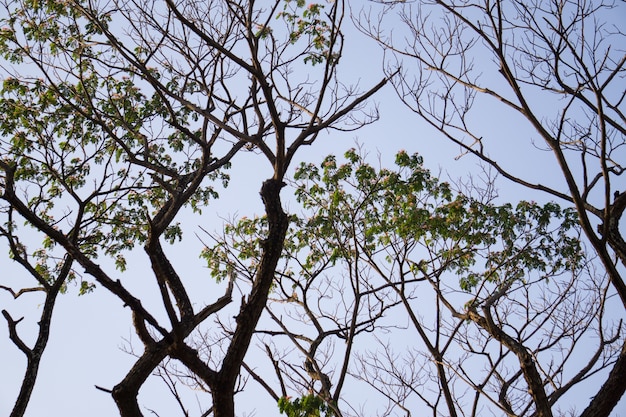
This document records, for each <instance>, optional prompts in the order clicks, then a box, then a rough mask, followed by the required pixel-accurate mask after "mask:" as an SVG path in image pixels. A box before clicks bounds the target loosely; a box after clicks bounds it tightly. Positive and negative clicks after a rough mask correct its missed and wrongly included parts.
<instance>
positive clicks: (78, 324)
mask: <svg viewBox="0 0 626 417" xmlns="http://www.w3.org/2000/svg"><path fill="white" fill-rule="evenodd" d="M622 11H623V8H622ZM348 33H349V35H348V36H346V47H345V56H344V57H343V58H342V59H343V60H344V62H346V63H348V64H347V65H346V68H345V69H344V76H345V77H346V79H347V81H346V82H347V83H355V82H357V81H358V82H359V84H360V85H361V86H362V87H366V86H368V85H372V84H374V83H376V82H377V81H379V80H380V78H381V76H382V73H381V64H380V61H381V56H382V54H381V52H380V50H379V49H378V48H377V46H376V45H375V44H374V43H373V42H372V41H371V40H368V39H366V38H365V37H364V36H362V35H360V34H358V33H357V32H355V31H353V30H349V32H348ZM345 74H347V75H345ZM373 102H375V103H378V106H379V110H380V120H379V121H378V122H376V123H374V124H372V125H369V126H366V127H364V128H362V129H360V130H358V131H356V132H349V133H342V132H332V133H331V134H329V135H324V136H321V137H320V139H319V140H318V141H317V142H316V143H315V144H314V145H313V146H312V147H310V148H307V149H304V152H301V153H300V155H299V157H300V158H301V160H302V161H306V162H318V161H320V160H321V158H322V157H323V156H325V155H327V154H329V153H333V154H342V153H343V152H344V151H345V150H347V149H348V148H351V147H354V146H357V145H359V146H362V147H363V149H365V150H366V151H367V152H369V154H370V155H371V156H372V158H377V157H378V155H379V158H380V160H381V164H382V165H383V166H389V165H390V164H391V162H392V161H393V156H394V155H395V153H396V152H397V151H399V150H401V149H404V150H406V151H408V152H410V153H412V152H419V153H420V154H422V155H423V156H424V159H425V164H426V166H427V167H428V168H430V169H431V170H432V171H433V172H434V173H435V174H437V175H438V176H439V177H440V178H442V179H448V180H450V181H454V180H456V179H457V178H467V176H468V175H474V176H480V175H481V173H482V169H481V167H480V165H479V164H478V163H477V161H476V160H475V159H472V158H471V157H469V156H465V157H462V158H460V159H456V157H457V156H458V155H459V153H460V151H459V149H458V148H457V147H456V146H454V145H453V144H451V143H450V142H448V141H446V140H445V139H444V138H442V137H441V136H440V135H439V134H438V133H437V132H436V131H435V130H434V129H433V128H432V127H430V126H428V125H426V124H425V123H424V122H423V121H421V120H420V119H419V118H418V117H417V116H415V115H414V114H413V113H411V112H410V111H409V110H408V109H407V108H406V107H405V106H404V105H403V104H402V103H401V102H400V101H399V99H398V98H397V95H396V94H395V92H394V90H393V88H392V87H391V86H389V85H388V86H386V87H385V88H384V89H383V90H382V91H381V92H380V93H379V94H377V95H376V96H375V98H374V99H373ZM485 109H486V110H485V113H484V118H483V119H482V120H479V121H477V123H478V124H479V125H480V126H481V127H482V128H484V131H485V135H489V136H492V137H494V138H499V139H498V140H494V142H493V143H494V147H493V148H492V152H493V153H494V155H497V158H503V160H506V162H507V163H508V164H509V165H508V166H510V167H511V168H512V169H513V170H514V171H518V170H519V172H524V173H529V167H532V169H531V170H530V178H531V179H533V178H534V180H536V181H542V182H546V181H550V182H554V183H555V184H559V182H560V181H561V180H560V178H561V176H560V172H559V171H558V170H557V169H556V168H555V166H554V160H553V158H552V156H551V155H550V154H546V153H542V152H537V151H534V152H529V151H528V146H527V143H528V139H529V138H530V137H532V135H533V132H532V131H531V130H530V129H528V128H525V127H522V126H520V125H519V119H518V118H516V117H515V116H514V115H513V114H512V113H511V112H507V111H503V110H502V107H501V106H500V105H499V104H498V103H496V102H493V103H491V104H490V103H488V102H487V103H485ZM504 136H506V137H504ZM497 158H496V159H497ZM294 162H296V163H294V164H293V165H292V168H294V167H295V166H297V162H299V161H294ZM233 165H234V169H233V175H232V181H231V185H230V186H229V188H227V189H226V190H223V191H221V192H220V194H221V198H220V199H219V200H218V201H215V202H214V203H213V204H211V205H210V206H209V207H208V208H207V209H206V210H205V211H204V214H203V217H202V219H201V224H200V225H199V226H202V228H204V229H206V230H209V231H219V230H220V229H221V227H222V220H223V219H224V218H231V217H233V216H244V215H245V216H253V215H255V214H259V213H261V212H262V204H261V200H260V197H259V194H258V191H259V189H260V186H261V182H262V181H263V180H264V179H265V178H266V177H267V174H269V171H268V169H267V164H265V165H264V164H263V163H261V164H260V163H259V158H258V156H255V155H254V154H251V153H248V154H245V155H241V156H238V157H237V158H235V160H234V163H233ZM498 185H499V195H500V197H501V199H502V201H515V200H517V199H519V198H520V197H523V198H529V199H535V200H541V199H542V198H545V196H542V195H537V194H530V193H528V192H527V191H526V190H523V189H522V188H520V187H519V186H516V185H513V184H511V183H509V182H505V181H499V182H498ZM288 191H289V190H288V189H285V190H284V191H283V198H284V200H285V201H286V203H285V206H286V208H287V209H289V208H290V207H295V202H293V201H291V202H290V201H289V200H290V197H289V195H287V193H288ZM527 193H528V194H527ZM526 196H528V197H526ZM189 232H190V233H198V234H201V232H200V231H199V230H198V229H197V228H196V229H195V230H194V227H193V226H191V227H190V230H189ZM201 247H202V242H200V241H199V240H198V239H195V238H194V237H193V236H191V235H190V234H188V236H187V238H186V239H185V240H184V241H183V243H182V244H178V245H175V246H174V247H171V248H167V249H166V250H167V251H168V253H171V254H173V259H174V262H175V264H176V265H177V266H178V267H179V268H180V273H181V275H184V276H187V275H189V276H193V277H194V278H193V279H194V285H197V286H198V289H201V290H206V291H207V292H209V293H210V292H215V289H214V286H213V285H211V284H212V282H211V278H210V277H209V276H208V272H207V271H206V269H205V268H203V266H202V260H201V259H199V258H198V255H199V250H200V249H201ZM1 250H2V249H1V248H0V251H1ZM102 264H104V265H106V261H105V260H103V261H102ZM0 265H1V268H2V269H3V271H4V272H2V273H3V274H4V275H5V276H8V275H11V278H10V279H15V281H17V280H19V274H20V273H21V272H20V270H19V269H17V268H15V267H14V266H13V265H11V263H10V262H9V261H8V259H6V257H5V258H2V259H1V260H0ZM146 266H147V265H146V264H145V260H144V259H143V258H140V257H139V256H137V258H131V259H129V268H128V270H127V271H126V272H125V273H124V279H125V280H128V283H129V285H130V288H131V289H132V288H133V285H136V286H137V289H139V288H141V290H142V292H144V293H145V291H147V290H146V288H145V286H142V285H141V278H142V276H143V275H145V273H144V272H143V271H144V270H145V268H146ZM13 275H14V276H15V278H13ZM128 277H130V278H128ZM135 279H136V282H133V281H132V280H135ZM75 293H76V291H75V289H70V291H69V293H68V294H67V295H64V296H61V297H60V298H59V299H58V302H57V306H56V310H55V315H54V318H53V323H52V331H51V337H50V341H49V345H48V348H47V349H46V352H45V353H44V358H43V361H42V365H41V368H40V373H39V378H38V381H37V385H36V387H35V390H34V393H33V397H32V399H31V402H30V405H29V408H28V411H27V416H33V417H48V416H50V417H52V416H62V415H64V416H82V415H89V416H93V417H106V416H113V415H117V411H116V407H115V405H114V403H113V401H112V399H111V397H110V395H109V394H107V393H105V392H102V391H99V390H97V389H95V385H97V386H101V387H105V388H111V387H112V386H113V385H115V384H116V383H118V382H119V381H120V380H121V378H122V377H123V376H124V375H125V373H126V371H127V370H128V369H129V367H130V366H131V365H132V363H133V356H132V355H130V354H129V353H128V350H129V347H130V346H135V348H140V347H141V346H140V344H139V343H138V341H137V340H136V337H135V335H134V331H133V329H132V326H131V323H130V320H129V319H130V317H129V310H128V309H125V308H123V306H122V305H121V303H120V302H119V300H117V299H116V298H115V297H113V296H111V295H109V294H108V293H107V292H106V291H103V290H96V291H95V292H94V293H92V294H89V295H86V296H81V297H78V296H76V294H75ZM153 295H154V296H155V297H156V296H157V293H156V292H154V294H153ZM219 295H220V294H219V293H217V295H216V296H215V297H216V298H217V297H218V296H219ZM37 297H38V295H37V294H32V295H29V294H27V295H26V296H24V297H22V298H20V299H18V300H12V297H10V295H9V294H8V293H6V292H0V308H9V306H10V311H11V314H12V315H13V317H14V318H18V317H22V316H24V317H25V319H24V321H23V322H22V323H20V326H19V329H20V331H21V332H23V333H25V332H27V329H28V328H30V329H35V328H36V319H37V316H38V314H39V310H37V311H32V308H33V304H34V303H33V300H35V299H36V298H37ZM209 301H210V300H209ZM5 306H6V307H5ZM4 324H5V323H4V321H3V322H2V323H0V369H1V370H2V371H1V372H0V416H3V415H8V413H9V411H10V409H11V407H12V405H13V402H14V399H15V396H16V393H17V391H16V390H17V389H18V385H17V384H15V383H14V381H19V380H21V376H22V373H23V369H24V364H25V360H24V356H23V355H22V354H21V352H19V351H18V350H17V349H16V348H15V346H14V345H13V344H12V343H11V342H10V341H9V340H8V333H7V328H6V326H5V325H4ZM25 339H27V338H25ZM27 341H28V342H32V341H31V340H28V339H27ZM129 341H130V342H129ZM244 395H250V396H251V398H250V400H249V401H248V400H246V401H239V402H238V403H237V407H238V414H239V415H242V416H244V415H246V416H250V415H258V416H266V415H278V410H277V409H275V410H274V411H271V410H259V409H257V407H256V404H257V403H256V401H255V398H254V395H258V394H256V392H255V393H246V394H244ZM261 395H264V394H261ZM141 397H142V399H145V401H144V403H145V404H146V405H148V404H153V403H154V404H158V406H159V407H160V408H159V410H160V411H159V412H160V415H161V416H174V415H179V414H175V413H176V412H177V407H176V405H175V404H174V403H173V402H172V401H171V398H169V394H168V393H167V392H166V390H165V388H164V387H163V385H162V384H160V383H159V381H157V380H155V379H153V380H151V381H150V382H149V383H148V384H147V385H146V386H145V387H144V388H142V393H141ZM623 404H624V401H622V405H623ZM617 411H618V413H616V414H615V415H616V416H618V415H622V416H624V415H626V406H625V407H622V408H621V413H619V411H620V410H617ZM272 412H273V414H267V413H272ZM146 415H149V413H146ZM192 415H198V413H197V410H196V409H193V408H192Z"/></svg>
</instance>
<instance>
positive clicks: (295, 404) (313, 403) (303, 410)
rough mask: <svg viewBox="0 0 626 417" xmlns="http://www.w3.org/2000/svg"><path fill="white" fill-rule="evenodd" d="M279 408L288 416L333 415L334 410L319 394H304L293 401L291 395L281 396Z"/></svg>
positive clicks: (311, 416) (327, 416) (313, 416)
mask: <svg viewBox="0 0 626 417" xmlns="http://www.w3.org/2000/svg"><path fill="white" fill-rule="evenodd" d="M278 409H279V411H280V413H281V414H286V415H287V417H321V416H322V415H323V416H326V417H332V416H333V415H334V414H333V412H332V410H331V409H330V408H329V407H328V406H327V405H326V403H325V402H324V400H323V399H322V398H320V397H319V396H318V395H315V394H309V395H303V396H302V397H301V398H296V399H295V400H293V401H291V399H290V398H289V397H281V398H280V399H279V400H278Z"/></svg>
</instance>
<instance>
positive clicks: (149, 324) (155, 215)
mask: <svg viewBox="0 0 626 417" xmlns="http://www.w3.org/2000/svg"><path fill="white" fill-rule="evenodd" d="M344 7H345V5H344V4H343V2H342V1H336V2H332V3H323V4H312V5H308V7H305V4H304V2H303V1H299V0H298V1H289V0H287V1H279V0H276V1H273V2H265V4H264V5H258V4H256V3H255V2H254V1H244V0H224V1H217V2H207V3H206V4H200V3H197V2H192V1H174V0H165V1H163V2H149V3H145V2H130V3H129V2H122V1H109V2H98V1H91V0H85V1H81V0H76V1H74V0H70V1H38V0H23V1H19V2H13V1H11V2H9V1H7V2H3V8H4V15H3V18H2V25H3V27H2V30H1V33H0V52H1V53H2V56H3V58H4V60H5V64H4V65H3V79H4V81H3V85H2V97H1V100H0V106H1V109H2V114H3V115H4V116H3V118H2V120H1V121H0V129H1V131H2V138H1V139H0V140H1V144H0V147H1V153H2V160H1V161H0V170H1V173H2V174H1V190H2V194H1V196H2V209H1V211H2V215H3V216H4V220H3V226H2V229H0V234H2V236H3V237H4V238H5V239H6V241H7V242H8V245H9V250H10V256H11V257H12V258H13V259H14V260H15V261H16V262H17V263H18V264H20V265H21V266H23V267H24V270H25V271H26V273H27V274H29V275H30V277H31V279H34V284H30V283H26V284H25V283H23V282H22V281H19V282H12V281H11V282H7V283H6V285H5V284H4V283H3V285H2V288H3V289H5V290H8V291H10V292H11V293H12V294H13V295H14V296H15V298H17V297H22V296H24V294H25V293H26V292H28V291H30V290H31V289H34V290H37V291H41V292H43V293H44V294H45V297H46V298H45V304H44V305H45V308H44V310H43V312H42V319H41V321H40V322H39V338H38V340H37V342H36V344H35V346H34V347H32V348H31V347H29V346H27V344H26V343H25V342H24V341H23V340H22V338H20V335H19V331H18V330H19V329H18V324H19V322H20V321H21V319H17V320H16V319H14V318H13V317H12V316H11V314H10V313H9V311H8V309H5V310H3V315H4V317H5V319H6V321H7V324H8V328H9V331H10V337H11V340H12V341H13V342H14V344H15V345H16V346H17V347H18V348H19V349H20V350H21V351H22V352H23V353H24V354H25V355H26V356H27V358H28V364H27V370H26V377H25V379H24V381H23V389H22V391H21V392H20V394H19V397H18V398H17V401H16V405H15V407H14V409H13V411H12V414H11V415H12V416H21V415H24V411H25V409H26V405H27V404H28V401H29V398H30V393H31V390H32V386H33V383H34V381H35V378H36V375H37V369H38V364H39V360H40V358H41V354H42V352H43V350H44V349H45V346H46V340H47V338H48V335H49V323H50V317H51V315H52V309H53V306H54V301H55V298H56V296H57V295H58V294H59V292H62V291H63V290H64V289H65V288H66V287H67V285H69V284H70V283H71V282H72V281H79V282H80V293H87V292H90V291H92V290H93V289H94V288H95V287H99V288H101V289H104V290H106V291H109V292H110V293H111V294H114V295H115V296H116V297H117V298H118V299H119V300H120V301H122V302H123V304H124V306H125V307H127V308H128V309H129V310H130V312H131V313H132V317H133V319H132V320H133V326H134V329H135V331H136V333H137V336H138V338H139V339H140V340H141V342H142V344H143V345H144V347H143V352H141V353H139V354H138V357H137V360H136V362H135V363H134V365H133V366H132V368H131V369H130V370H129V371H128V373H127V374H126V376H125V377H124V378H123V380H122V381H120V382H119V383H118V384H117V385H116V386H114V387H113V388H112V389H110V390H109V389H108V388H103V389H105V390H108V391H110V392H111V394H112V396H113V399H114V400H115V402H116V404H117V407H118V408H119V412H120V415H122V416H139V415H142V412H141V407H140V404H139V401H138V398H137V396H138V393H139V390H140V388H141V387H142V385H143V384H144V383H145V381H146V380H147V379H148V378H149V376H150V375H151V374H152V373H154V372H155V371H157V370H158V367H159V366H160V365H161V364H163V363H164V361H167V360H175V361H177V362H179V363H180V364H182V366H184V367H186V368H187V369H189V370H190V371H191V372H192V373H193V374H194V375H195V377H196V378H197V379H198V380H199V381H201V382H202V383H203V384H205V385H206V386H207V387H208V388H209V389H210V392H211V396H212V398H213V405H212V406H211V407H210V408H209V410H210V411H212V413H213V415H214V416H234V414H235V412H234V400H233V396H234V393H235V391H236V383H237V381H238V378H239V376H240V371H241V366H242V363H243V361H244V357H245V355H246V352H247V351H248V347H249V344H250V340H251V337H252V335H253V333H254V330H255V328H256V325H257V322H258V320H259V317H260V316H261V313H262V312H263V309H264V308H265V305H266V302H267V297H268V293H269V291H270V288H271V286H272V283H273V282H274V271H275V269H276V265H277V262H278V261H279V258H280V255H281V252H282V249H283V245H284V241H285V240H284V239H285V233H286V231H287V228H288V224H289V219H288V216H287V215H286V214H285V212H284V211H283V209H282V204H281V198H280V191H281V189H282V188H283V186H284V183H283V181H284V177H285V175H286V172H287V169H288V167H289V166H290V164H291V163H292V161H293V159H294V157H295V155H296V154H297V153H298V152H299V151H300V149H301V148H303V147H306V146H308V145H312V144H313V143H314V142H315V140H316V138H317V137H318V135H319V134H320V132H323V131H325V130H328V129H337V130H346V129H347V130H351V129H356V128H358V127H359V126H362V125H363V124H366V123H369V122H371V121H373V120H374V119H376V117H377V116H376V113H375V112H372V113H368V112H367V109H366V108H365V107H364V105H365V102H366V100H367V99H368V98H369V97H371V96H372V95H373V94H374V93H375V92H376V91H378V90H379V89H380V88H382V86H383V85H384V84H385V82H386V80H382V81H381V82H380V83H378V84H377V85H375V86H373V87H371V88H369V89H367V90H365V91H362V92H359V91H358V89H357V87H355V86H353V85H350V84H349V81H348V82H345V83H342V82H340V81H339V80H340V68H341V66H340V57H341V52H342V32H341V25H342V21H343V16H344ZM303 69H304V71H303ZM242 152H254V153H256V154H258V158H259V159H263V160H264V161H265V162H266V163H268V164H269V168H271V169H270V171H269V172H270V174H269V177H268V178H267V180H266V181H265V182H263V184H262V187H261V190H260V192H261V198H262V201H263V204H264V209H265V215H266V218H267V226H268V227H267V230H266V234H265V235H264V237H263V240H262V241H261V242H260V243H259V244H260V250H261V255H260V261H259V266H258V269H257V270H256V273H255V276H254V277H253V278H252V279H251V281H250V283H249V284H250V285H249V286H247V287H243V288H242V292H243V294H242V297H241V302H240V304H239V309H238V310H239V312H238V314H237V316H236V320H235V322H234V324H233V329H232V331H230V332H228V333H225V334H222V335H221V337H222V340H223V342H224V345H223V346H224V352H223V355H222V356H221V357H220V358H218V359H217V360H216V362H214V363H213V364H214V366H212V364H211V363H207V362H205V361H203V360H202V359H201V354H200V353H199V352H198V349H197V346H192V345H190V344H188V342H187V341H188V340H190V336H192V334H193V332H194V331H196V330H197V329H198V328H199V326H200V325H202V324H203V323H206V321H207V319H208V318H209V317H212V316H214V315H216V314H217V313H218V312H220V311H221V310H223V309H225V308H226V306H227V305H229V304H231V303H233V302H235V301H233V294H232V293H233V291H234V290H233V288H234V281H235V280H236V279H237V277H236V275H235V274H232V268H231V267H230V266H229V265H227V264H223V265H220V266H219V271H220V272H219V274H221V275H223V276H227V277H228V280H227V285H225V286H222V287H223V288H224V292H223V294H222V295H221V296H220V297H212V298H210V299H202V300H200V302H201V304H199V305H201V306H202V307H197V305H198V304H194V302H195V300H194V299H193V295H192V294H190V291H189V289H188V279H187V278H186V277H184V276H181V275H180V273H179V272H178V271H177V270H176V267H175V264H174V263H173V262H171V260H170V259H169V258H168V255H167V248H166V247H164V246H163V243H164V242H169V243H174V242H178V241H181V240H182V239H183V234H182V233H183V228H184V225H183V224H182V222H183V219H184V218H186V217H184V216H183V214H184V215H185V216H189V213H190V212H193V213H196V214H201V212H202V209H203V208H204V207H205V206H207V205H208V204H209V202H210V200H211V199H214V198H218V186H219V184H220V183H221V184H222V185H224V186H226V185H227V183H228V180H229V175H230V173H229V172H231V171H229V170H230V169H232V172H236V167H235V164H236V156H237V155H239V154H241V153H242ZM196 219H197V218H196ZM194 221H197V220H194ZM139 246H143V249H144V252H145V256H146V259H147V260H148V262H149V265H150V277H151V280H146V282H145V286H146V289H147V287H148V286H156V287H157V288H158V291H159V293H160V297H161V300H160V302H161V305H160V306H158V307H151V306H150V305H149V303H147V302H146V300H145V296H144V293H138V292H133V291H131V290H129V289H128V279H130V277H124V276H123V274H122V272H124V270H125V268H126V266H127V256H128V255H129V253H131V252H132V256H136V255H137V253H138V251H137V250H136V248H137V247H139ZM98 258H99V259H105V260H106V259H110V260H112V261H113V262H106V261H105V262H104V263H103V264H99V263H98V262H97V259H98ZM78 266H80V268H81V270H84V274H83V273H82V272H80V271H77V269H76V268H77V267H78ZM147 273H148V271H146V274H144V275H147ZM3 279H4V278H3ZM14 288H19V289H17V290H15V289H14ZM161 312H164V314H163V315H164V316H165V319H164V320H163V319H161V317H162V316H163V315H162V314H161ZM208 413H209V411H207V412H206V413H205V415H206V414H208Z"/></svg>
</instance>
